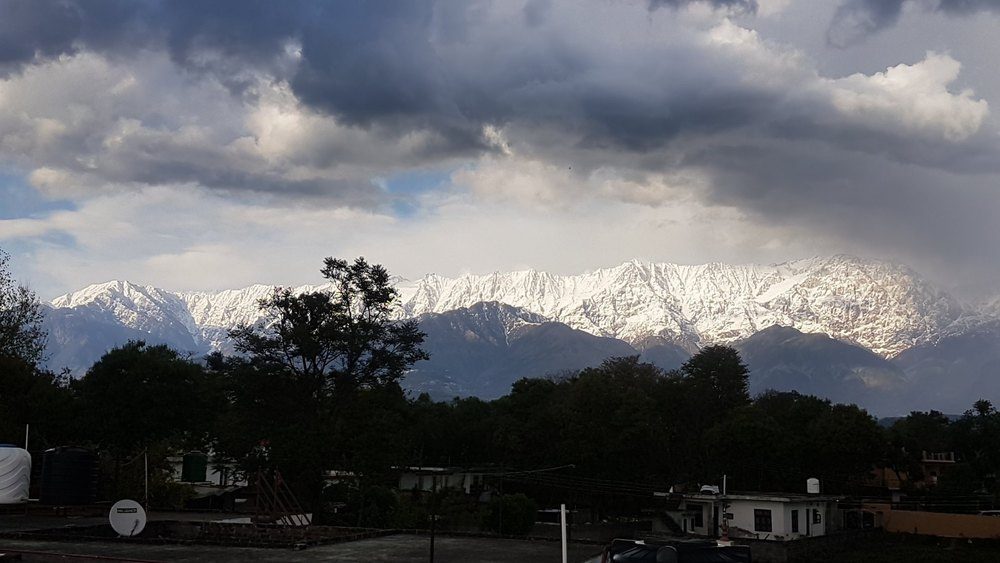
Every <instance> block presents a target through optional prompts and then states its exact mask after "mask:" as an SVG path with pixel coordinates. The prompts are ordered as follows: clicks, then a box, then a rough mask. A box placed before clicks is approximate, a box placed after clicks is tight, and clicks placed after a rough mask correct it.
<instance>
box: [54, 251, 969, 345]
mask: <svg viewBox="0 0 1000 563" xmlns="http://www.w3.org/2000/svg"><path fill="white" fill-rule="evenodd" d="M397 284H398V288H399V290H400V314H401V316H404V317H418V316H420V315H424V314H428V313H444V312H447V311H451V310H455V309H460V308H468V307H472V306H474V305H476V304H481V303H486V304H485V305H477V307H479V308H478V309H476V310H475V311H473V312H474V313H475V314H480V315H493V316H497V317H498V318H499V317H502V319H503V321H504V323H506V324H510V326H511V327H513V326H515V325H516V324H517V323H521V322H527V323H537V322H544V321H545V320H552V321H559V322H562V323H565V324H567V325H569V326H570V327H572V328H575V329H578V330H583V331H586V332H589V333H591V334H594V335H598V336H609V337H615V338H619V339H622V340H625V341H627V342H629V343H631V344H633V345H636V346H642V343H643V342H646V341H650V340H653V341H657V342H670V343H673V344H676V345H679V346H681V347H684V348H686V349H688V350H694V349H696V348H698V347H701V346H704V345H706V344H711V343H731V342H735V341H737V340H740V339H743V338H746V337H748V336H750V335H752V334H754V333H755V332H757V331H759V330H761V329H763V328H766V327H769V326H772V325H775V324H777V325H781V326H788V327H794V328H796V329H798V330H801V331H803V332H807V333H808V332H821V333H826V334H828V335H830V336H831V337H833V338H837V339H839V340H843V341H847V342H851V343H856V344H860V345H862V346H864V347H865V348H868V349H869V350H872V351H873V352H875V353H877V354H879V355H881V356H883V357H891V356H894V355H896V354H898V353H899V352H901V351H902V350H905V349H907V348H910V347H912V346H914V345H916V344H919V343H924V342H932V341H934V340H935V338H937V337H938V336H939V335H941V334H943V333H945V332H946V331H947V330H951V331H954V330H959V329H960V328H956V327H963V326H966V325H969V324H970V323H972V321H970V320H969V319H970V318H972V315H971V314H970V313H968V312H967V311H966V309H965V308H964V307H963V306H962V305H961V304H960V303H959V302H958V301H957V300H955V299H954V298H952V297H951V296H950V295H948V294H947V293H945V292H943V291H941V290H940V289H938V288H936V287H934V286H933V285H932V284H930V283H928V282H927V281H926V280H924V279H923V278H922V277H920V276H919V275H918V274H917V273H915V272H914V271H912V270H911V269H909V268H908V267H906V266H904V265H901V264H896V263H892V262H885V261H878V260H870V259H863V258H857V257H854V256H847V255H837V256H830V257H816V258H809V259H805V260H797V261H791V262H784V263H780V264H771V265H759V264H737V265H732V264H725V263H718V262H716V263H709V264H700V265H680V264H671V263H656V262H643V261H639V260H630V261H628V262H625V263H623V264H620V265H618V266H613V267H609V268H601V269H597V270H593V271H591V272H586V273H583V274H579V275H569V276H563V275H556V274H550V273H547V272H542V271H537V270H520V271H514V272H507V273H503V272H493V273H490V274H484V275H476V274H463V275H460V276H458V277H455V278H449V277H445V276H441V275H437V274H429V275H427V276H425V277H423V278H421V279H419V280H416V281H406V280H403V279H398V280H397ZM328 289H331V286H329V285H306V286H300V287H297V288H294V289H293V291H296V292H302V291H317V290H328ZM273 290H274V288H273V287H272V286H267V285H253V286H249V287H246V288H242V289H234V290H225V291H217V292H187V293H171V292H168V291H164V290H161V289H157V288H154V287H147V286H141V285H135V284H131V283H129V282H124V281H112V282H107V283H104V284H97V285H92V286H89V287H87V288H84V289H81V290H79V291H76V292H73V293H69V294H67V295H64V296H62V297H59V298H56V299H55V300H53V301H52V305H53V306H54V307H56V308H59V307H65V308H76V307H98V308H100V309H102V310H106V311H109V312H111V313H112V314H113V315H114V316H115V318H117V319H118V320H119V321H120V322H121V323H122V324H124V325H126V326H128V327H131V328H134V329H138V330H144V331H152V330H153V328H154V327H156V326H157V325H163V324H165V323H170V324H173V325H180V326H183V327H185V328H186V329H187V330H188V331H189V332H190V334H191V335H192V337H193V338H194V341H195V342H198V343H199V344H200V345H202V346H204V347H205V348H206V349H223V350H225V349H227V346H228V331H229V330H230V329H231V328H233V327H235V326H238V325H240V324H244V323H253V322H256V321H257V320H258V319H259V318H260V315H261V312H260V309H259V304H260V301H261V299H264V298H266V297H267V296H269V295H270V294H271V292H272V291H273ZM500 304H505V305H508V306H511V307H515V308H517V309H519V310H520V312H511V310H507V309H505V308H504V307H502V306H501V305H500ZM524 314H529V315H536V316H537V318H534V317H532V318H526V317H524V316H523V315H524ZM982 316H983V315H982V313H980V314H978V315H976V316H975V317H976V318H979V317H982ZM975 322H980V321H978V320H977V321H975ZM506 324H505V326H506ZM949 327H950V328H949Z"/></svg>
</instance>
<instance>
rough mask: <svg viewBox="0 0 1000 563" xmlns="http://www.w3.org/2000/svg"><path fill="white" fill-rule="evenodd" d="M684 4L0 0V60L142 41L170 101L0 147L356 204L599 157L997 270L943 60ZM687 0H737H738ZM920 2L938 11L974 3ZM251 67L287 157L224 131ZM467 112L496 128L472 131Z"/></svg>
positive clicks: (974, 116) (980, 135) (966, 135)
mask: <svg viewBox="0 0 1000 563" xmlns="http://www.w3.org/2000/svg"><path fill="white" fill-rule="evenodd" d="M905 1H907V0H880V1H875V0H850V1H848V2H845V3H844V4H842V5H841V6H840V7H839V9H838V10H837V12H836V16H835V18H834V21H833V24H832V26H831V28H830V37H829V38H830V41H831V42H832V43H835V44H838V45H848V44H850V43H852V42H854V41H857V40H859V39H861V38H863V37H865V36H866V35H868V34H870V33H875V32H877V31H879V30H881V29H884V28H886V27H888V26H891V25H893V24H894V23H895V22H896V21H897V20H898V19H899V17H900V15H901V13H902V12H903V9H904V3H905ZM691 3H694V0H651V1H650V2H648V4H645V3H639V4H637V5H636V4H630V3H615V2H605V3H596V4H593V5H589V4H588V5H586V6H584V7H580V8H578V9H579V10H585V9H591V10H593V11H594V12H595V13H594V14H591V13H587V14H585V15H584V16H580V15H578V14H576V13H575V8H576V7H575V6H573V7H572V8H570V7H568V6H571V5H572V4H564V5H559V4H558V2H553V1H551V0H530V1H528V2H526V3H525V4H524V5H523V6H519V7H517V8H516V9H511V10H510V13H507V12H503V13H501V14H500V15H497V14H496V10H506V9H508V6H510V5H511V4H510V3H505V2H494V3H489V2H479V1H475V0H469V1H465V2H437V1H433V0H413V1H410V2H389V3H385V2H370V1H362V0H345V1H340V2H321V1H313V2H306V1H298V0H286V1H283V2H275V1H271V0H220V1H216V2H203V1H195V0H172V1H167V0H163V1H156V0H148V1H145V2H141V1H138V0H134V1H133V0H128V1H126V0H121V1H114V0H59V1H46V0H0V13H2V14H3V15H4V16H5V17H3V18H0V72H6V73H8V76H14V75H15V74H16V73H18V72H19V71H23V70H25V69H31V68H34V67H41V66H42V63H44V62H46V61H52V60H54V59H56V58H57V57H59V56H60V55H63V54H71V53H87V52H97V53H99V54H100V55H101V56H102V57H103V58H104V59H108V60H111V61H124V62H123V64H124V65H125V66H127V65H128V64H135V63H134V61H133V60H132V59H131V58H134V57H136V56H137V55H136V53H147V54H148V53H154V54H155V55H156V56H158V57H159V59H158V60H160V61H161V62H162V63H163V64H164V65H165V66H170V67H171V70H170V71H169V72H174V73H176V74H169V75H168V76H167V78H164V79H163V80H164V84H163V87H164V89H165V90H167V93H166V94H165V96H167V97H168V98H169V99H179V100H181V101H180V102H174V103H175V104H176V105H174V106H171V107H168V108H166V109H163V110H161V109H159V108H155V107H154V108H151V109H149V110H146V109H144V108H141V107H139V106H140V105H141V104H140V101H141V100H144V99H147V98H148V99H150V100H153V99H155V95H156V92H155V88H154V86H155V84H154V86H148V91H146V92H142V93H141V94H142V95H139V94H136V95H134V96H133V97H132V98H130V100H132V101H131V102H129V103H131V104H133V105H134V106H135V107H132V106H128V107H126V105H127V104H125V103H124V102H122V101H121V100H115V101H114V102H113V103H111V102H108V105H107V106H106V108H105V109H104V110H102V111H103V112H104V113H101V112H100V111H96V110H94V111H91V112H89V114H87V115H97V116H98V117H96V118H94V123H92V124H87V123H84V124H83V125H79V123H80V121H81V119H76V120H75V121H74V120H73V119H70V118H69V117H66V116H55V117H54V116H52V115H48V114H44V115H42V114H41V113H42V112H39V116H38V117H41V118H45V119H33V120H30V121H18V117H17V116H16V115H13V113H12V114H11V116H10V117H7V119H9V121H10V124H8V123H6V122H4V121H3V120H4V119H5V116H4V114H3V112H2V111H0V144H2V142H4V139H5V138H4V135H5V131H3V130H2V129H6V131H7V132H9V131H14V130H15V125H16V126H17V127H19V128H20V129H17V131H19V132H22V133H23V134H22V137H18V138H14V136H13V135H12V134H10V133H6V134H7V139H8V140H7V141H6V142H7V144H6V145H5V146H11V147H28V148H26V149H23V152H24V157H23V160H24V161H27V162H28V165H27V168H29V169H30V168H31V167H35V168H36V169H37V168H46V167H47V168H52V169H54V170H55V172H52V171H44V172H45V173H46V174H47V175H45V174H43V175H42V176H44V177H43V180H45V179H46V178H49V177H51V178H54V179H53V180H51V181H53V182H56V181H66V180H60V177H59V174H57V172H66V173H70V174H71V175H72V178H70V180H68V181H70V182H72V181H76V180H78V179H80V178H82V179H84V180H86V181H87V182H91V183H93V184H100V183H101V182H108V183H115V184H128V183H130V182H134V183H140V184H145V185H164V184H172V183H174V184H178V183H179V184H198V185H202V186H206V187H210V188H218V189H220V190H223V191H224V192H227V193H233V192H241V191H256V192H263V193H281V194H292V195H296V196H302V197H312V196H316V195H324V194H334V195H335V196H336V201H337V202H338V203H346V204H350V205H358V206H369V207H370V206H377V205H379V203H380V201H382V200H384V197H381V196H383V195H384V194H379V193H378V189H377V188H375V187H373V185H372V182H371V179H372V178H373V177H376V176H382V175H388V174H391V173H392V172H393V171H398V170H401V169H403V170H406V169H419V168H433V167H435V166H437V167H441V165H442V163H445V162H448V163H452V164H454V163H455V162H456V160H457V159H464V161H463V162H462V164H468V163H469V162H472V163H473V166H474V165H475V160H474V159H476V158H477V157H480V156H483V155H492V156H496V157H497V158H506V157H507V153H508V152H510V153H511V155H513V156H510V158H512V159H516V158H523V159H535V160H538V161H542V162H544V163H546V165H549V166H551V167H553V168H558V169H560V170H569V169H572V170H573V174H575V175H579V177H580V178H583V179H584V180H586V179H587V174H590V173H593V172H595V171H599V170H604V171H608V170H611V171H612V172H607V173H609V174H611V173H613V174H616V175H617V177H618V178H625V179H628V180H630V181H632V180H634V181H636V182H640V181H641V180H642V178H643V177H644V174H655V173H657V172H661V173H662V172H667V173H669V172H672V171H674V169H677V170H680V171H681V172H683V173H686V172H688V171H696V172H701V173H704V175H705V176H707V177H708V178H709V179H710V180H711V182H710V183H709V188H707V190H708V191H707V193H704V194H696V197H705V198H707V199H708V201H709V202H710V203H713V204H719V205H725V206H734V207H738V208H740V209H742V210H746V211H747V213H749V214H756V215H757V216H759V217H760V218H761V219H762V221H765V222H766V223H767V224H788V225H793V226H795V228H802V229H809V228H811V229H816V230H823V231H827V232H829V233H832V234H833V235H836V236H841V237H843V238H845V239H849V240H855V241H857V240H863V239H871V240H872V241H876V242H874V243H873V246H879V245H881V246H882V247H885V248H889V247H895V248H907V249H917V248H924V249H926V250H927V251H928V252H932V253H940V254H944V255H949V256H953V257H955V259H956V260H958V259H966V260H967V261H969V262H971V261H973V258H974V256H975V255H976V254H977V253H979V254H981V255H984V256H988V257H989V258H990V259H991V260H993V259H994V258H995V259H996V260H994V261H995V262H996V263H1000V255H998V254H997V252H996V250H995V249H994V247H995V245H994V244H993V242H994V241H993V240H991V235H990V229H992V228H993V227H992V225H995V224H996V222H997V220H1000V215H998V212H997V209H998V203H997V199H996V198H995V197H994V196H993V195H992V191H991V190H990V189H988V188H989V186H990V185H991V182H993V181H994V180H995V178H996V174H997V166H998V165H997V163H998V162H1000V159H997V158H996V154H997V152H998V151H997V146H996V143H997V141H996V139H993V138H992V137H991V136H990V135H988V134H987V133H985V132H982V131H981V126H982V124H983V122H984V119H986V118H985V115H986V113H987V111H986V108H985V102H983V101H982V100H979V99H978V98H976V97H975V96H974V95H972V94H967V93H961V92H959V93H956V92H954V91H953V90H950V89H949V88H950V85H951V83H952V81H953V80H954V79H955V76H954V74H957V72H958V67H959V66H960V65H959V63H958V62H957V61H955V60H953V59H950V58H947V57H944V58H938V59H933V60H928V61H913V60H911V61H900V62H905V63H906V65H903V67H900V68H897V69H896V70H894V71H893V72H895V74H894V76H893V78H892V80H886V79H885V76H884V75H883V76H874V77H873V76H870V75H868V76H866V75H860V74H859V75H855V76H852V77H848V78H843V79H841V78H838V77H824V76H822V75H821V74H820V73H819V72H818V71H817V69H816V68H815V67H814V66H811V65H813V63H812V62H810V61H809V60H808V57H801V56H800V54H799V53H797V52H794V51H793V50H792V49H787V50H783V49H782V48H781V46H780V45H779V46H775V45H774V44H770V43H767V42H766V41H759V40H758V39H759V38H758V37H757V36H756V35H755V34H754V33H752V32H751V31H750V30H747V29H742V28H740V27H738V26H737V25H736V24H733V23H730V22H729V21H728V20H726V21H723V20H722V18H718V17H716V18H715V20H714V23H704V22H701V23H698V24H696V25H694V26H691V27H690V28H689V27H685V26H686V25H687V24H686V23H684V22H681V21H680V20H681V19H682V18H681V17H678V16H677V14H675V13H674V12H673V11H672V10H671V8H679V7H683V5H686V4H691ZM711 4H712V5H713V6H715V7H718V8H722V9H727V10H733V11H737V12H742V13H744V14H751V13H753V12H755V11H756V10H757V9H758V6H757V2H755V1H754V0H715V1H713V2H711ZM921 5H923V4H921ZM934 6H935V7H934V9H937V10H940V11H942V12H944V13H947V14H956V15H957V14H967V13H973V12H975V11H977V10H985V9H992V7H993V4H992V3H991V2H985V1H970V0H966V1H956V0H951V1H947V0H944V1H942V2H940V3H939V4H934ZM647 8H648V9H647ZM660 8H665V9H660ZM491 10H492V11H491ZM602 10H603V11H602ZM625 12H628V16H629V17H627V18H626V17H622V19H620V20H617V19H615V18H616V17H617V16H619V15H620V14H621V13H625ZM633 12H635V13H633ZM747 17H749V16H747ZM679 22H680V23H679ZM715 24H719V27H717V28H715V29H711V30H709V29H706V28H710V27H712V26H713V25H715ZM698 25H701V26H702V28H700V29H699V28H697V26H698ZM152 58H154V59H155V57H152ZM168 58H169V61H168V60H167V59H168ZM136 60H138V59H136ZM143 60H146V59H143ZM130 61H131V62H130ZM907 65H909V66H907ZM918 65H922V66H919V68H917V66H918ZM177 69H180V70H177ZM134 74H136V75H138V76H139V78H140V80H142V79H148V81H151V82H154V83H155V80H156V77H150V76H147V75H143V74H142V73H141V72H138V73H134ZM165 75H167V74H166V73H165ZM206 77H207V78H209V79H211V80H218V81H219V82H220V83H221V84H222V85H224V87H225V88H219V89H220V90H222V91H223V92H228V93H229V94H230V95H234V96H233V98H232V99H228V98H227V99H226V100H224V102H222V103H220V106H221V105H222V104H225V103H231V104H233V105H234V106H236V107H237V109H236V110H234V113H236V114H237V115H225V113H226V108H225V107H216V106H212V105H210V104H211V103H215V102H214V101H213V100H214V96H216V95H217V93H216V92H215V91H214V90H211V91H202V90H198V89H197V88H195V87H190V88H189V87H188V86H184V88H188V89H182V87H181V86H178V84H180V83H186V79H187V78H193V79H194V80H191V81H190V82H193V83H197V82H198V80H197V79H199V78H206ZM123 80H124V78H122V80H120V81H123ZM211 80H206V82H211ZM120 81H119V82H120ZM262 83H280V84H282V87H283V88H286V89H288V91H290V95H289V97H291V98H294V99H293V100H292V101H291V102H289V103H288V104H286V105H285V106H281V105H280V104H278V105H277V107H278V109H277V110H275V111H276V112H280V111H286V110H287V111H291V110H289V108H290V107H292V106H294V109H295V111H299V110H300V109H301V112H299V113H297V114H296V115H295V116H294V117H295V119H299V120H301V121H302V123H299V122H296V123H295V125H294V127H293V129H295V130H296V132H300V133H303V134H302V135H301V136H300V137H296V138H293V139H291V140H289V141H288V142H289V143H291V144H293V145H294V148H295V151H296V152H294V153H292V152H288V151H284V152H283V151H280V150H273V147H270V148H269V147H263V148H262V147H261V145H262V144H263V142H264V141H262V140H261V138H260V137H261V136H265V135H264V134H263V133H260V132H259V131H258V130H254V131H251V132H247V131H246V130H244V129H243V127H244V126H245V122H246V121H248V119H247V115H246V114H247V113H248V112H252V111H253V110H254V109H257V108H259V107H260V106H259V105H258V104H257V101H258V99H257V98H256V97H260V96H263V95H264V94H262V93H261V92H260V90H261V89H262V88H261V84H262ZM116 84H117V82H112V83H109V85H108V86H109V88H113V87H114V86H115V85H116ZM886 84H889V86H888V87H887V86H886ZM206 88H207V87H206ZM171 89H172V90H171ZM187 96H190V98H186V97H187ZM94 99H95V100H99V99H100V96H96V95H95V97H94ZM95 103H96V102H95ZM185 104H189V105H191V106H192V107H194V109H195V111H190V112H188V111H186V110H188V109H190V108H186V107H184V106H185ZM241 104H243V105H241ZM83 105H86V104H83ZM178 106H179V107H178ZM91 109H92V108H91ZM126 110H127V111H126ZM20 113H21V114H28V113H30V112H27V111H20ZM315 116H320V117H322V118H323V119H325V120H326V121H324V122H323V123H314V122H312V121H310V120H311V119H312V118H313V117H315ZM330 116H332V117H333V118H334V119H332V120H331V119H329V117H330ZM32 117H33V118H34V117H36V116H35V115H32ZM70 117H73V118H76V117H77V116H70ZM85 117H86V116H85ZM46 119H48V121H46ZM262 119H264V118H262ZM49 122H60V123H62V124H65V123H71V124H72V128H67V129H68V132H66V131H64V132H63V133H62V134H61V136H58V138H57V140H56V141H47V142H45V143H43V142H35V140H34V138H33V137H31V135H36V134H37V131H38V130H39V129H40V128H39V126H38V125H39V123H43V124H44V123H49ZM133 122H138V124H139V125H137V126H135V129H129V127H133V125H134V123H133ZM276 122H280V120H276ZM334 122H335V123H334ZM123 124H124V125H123ZM267 125H268V126H272V125H274V124H273V123H268V124H267ZM278 125H280V123H278ZM227 128H228V129H231V130H232V131H224V133H225V134H223V132H220V130H224V129H227ZM490 128H492V130H494V131H495V132H497V133H496V135H497V138H493V139H491V138H489V136H488V135H486V134H485V133H484V130H486V129H490ZM286 133H287V132H286ZM278 138H279V140H281V141H284V140H285V138H284V137H280V136H279V137H278ZM115 139H124V140H125V141H124V142H121V143H119V144H117V145H116V144H115V143H114V142H109V140H111V141H114V140H115ZM414 139H416V140H414ZM265 141H266V139H265ZM505 143H506V145H504V144H505ZM394 144H396V145H406V146H407V147H408V148H406V149H405V150H403V149H398V148H397V147H394ZM109 147H110V148H109ZM19 150H22V149H19ZM255 151H256V152H255ZM0 156H3V155H0ZM263 161H266V162H263ZM341 169H346V170H344V171H342V170H341ZM330 170H334V171H335V172H336V173H330V174H327V172H328V171H330ZM386 171H388V172H386ZM526 192H531V190H526ZM970 241H974V242H970ZM983 241H987V242H989V243H990V246H989V248H986V245H984V244H982V242H983Z"/></svg>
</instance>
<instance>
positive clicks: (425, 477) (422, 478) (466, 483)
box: [399, 473, 473, 493]
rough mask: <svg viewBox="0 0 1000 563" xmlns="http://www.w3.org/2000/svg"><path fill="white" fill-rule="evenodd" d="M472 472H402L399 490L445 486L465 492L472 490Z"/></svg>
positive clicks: (431, 489) (441, 487)
mask: <svg viewBox="0 0 1000 563" xmlns="http://www.w3.org/2000/svg"><path fill="white" fill-rule="evenodd" d="M472 481H473V474H471V473H438V474H422V475H421V474H418V473H403V474H401V475H400V476H399V490H401V491H412V490H413V489H416V490H418V491H427V492H430V491H435V490H438V491H440V490H442V489H447V488H452V489H460V490H463V491H465V492H466V493H470V492H471V491H472Z"/></svg>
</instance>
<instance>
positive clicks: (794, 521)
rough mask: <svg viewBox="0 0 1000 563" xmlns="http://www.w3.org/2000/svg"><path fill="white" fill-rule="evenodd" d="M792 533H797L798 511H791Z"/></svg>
mask: <svg viewBox="0 0 1000 563" xmlns="http://www.w3.org/2000/svg"><path fill="white" fill-rule="evenodd" d="M792 533H793V534H797V533H799V511H798V510H793V511H792Z"/></svg>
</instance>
